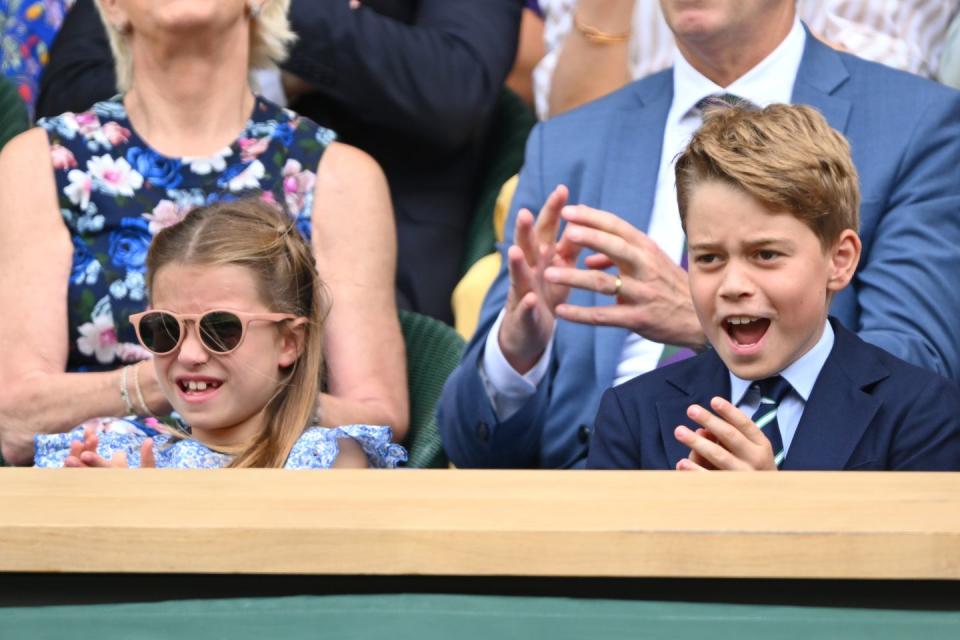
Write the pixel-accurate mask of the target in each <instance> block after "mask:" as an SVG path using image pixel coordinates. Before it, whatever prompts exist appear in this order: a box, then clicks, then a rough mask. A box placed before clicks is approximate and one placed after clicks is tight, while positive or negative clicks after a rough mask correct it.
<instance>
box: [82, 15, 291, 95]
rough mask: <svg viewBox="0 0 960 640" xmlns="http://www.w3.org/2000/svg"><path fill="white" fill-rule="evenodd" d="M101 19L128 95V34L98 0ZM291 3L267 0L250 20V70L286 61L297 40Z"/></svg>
mask: <svg viewBox="0 0 960 640" xmlns="http://www.w3.org/2000/svg"><path fill="white" fill-rule="evenodd" d="M96 5H97V10H98V11H99V12H100V19H101V20H102V21H103V24H104V26H105V27H106V30H107V38H108V39H109V41H110V50H111V51H112V52H113V61H114V67H115V70H116V74H117V90H118V91H119V92H120V93H126V92H127V91H129V90H130V87H131V86H132V85H133V57H132V55H131V53H130V33H129V30H126V31H121V30H120V29H118V28H117V25H113V24H110V21H109V20H107V19H106V16H105V15H104V13H103V8H102V7H101V6H100V0H96ZM289 9H290V0H264V2H263V8H262V9H261V10H260V13H259V14H258V15H257V16H256V17H251V18H250V60H249V62H248V68H249V69H250V70H251V71H252V70H253V69H272V68H275V67H276V66H277V65H278V64H280V63H281V62H283V61H284V60H286V59H287V49H288V48H289V47H290V45H291V44H293V42H294V41H295V40H296V39H297V36H296V35H295V34H294V33H293V31H292V30H291V29H290V21H289V20H288V19H287V12H288V10H289Z"/></svg>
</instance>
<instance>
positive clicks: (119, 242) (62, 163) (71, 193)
mask: <svg viewBox="0 0 960 640" xmlns="http://www.w3.org/2000/svg"><path fill="white" fill-rule="evenodd" d="M38 124H39V125H40V126H42V127H43V128H44V129H45V130H46V131H47V135H48V138H49V140H50V157H51V162H52V164H53V170H54V175H55V177H56V187H57V196H58V200H59V205H60V212H61V215H62V216H63V220H64V222H65V223H66V225H67V227H68V228H69V230H70V235H71V238H72V241H73V265H72V269H71V273H70V283H69V288H68V300H67V306H68V314H69V332H70V336H69V340H70V353H69V357H68V361H67V371H101V370H108V369H114V368H116V367H118V366H119V365H121V364H125V363H130V362H136V361H138V360H142V359H145V358H148V357H149V353H147V352H146V351H145V350H144V349H143V348H142V347H141V346H140V345H139V344H138V343H137V340H136V335H135V333H134V330H133V327H132V326H131V325H130V321H129V319H128V318H129V315H130V314H131V313H136V312H138V311H143V309H144V308H145V305H146V297H147V292H146V291H145V280H144V271H145V262H146V256H147V248H148V247H149V246H150V242H151V240H152V239H153V236H154V234H155V233H157V231H159V230H160V229H163V228H165V227H168V226H170V225H172V224H174V223H176V222H178V221H180V220H182V219H183V217H184V216H186V215H188V213H189V212H190V210H191V209H193V208H194V207H197V206H199V205H204V204H210V203H212V202H215V201H221V200H235V199H238V198H243V197H249V196H253V195H257V196H259V197H261V198H262V199H264V200H266V201H268V202H272V203H275V204H276V205H277V206H279V207H281V208H283V209H284V210H285V211H286V212H287V213H288V214H289V215H290V216H291V218H292V219H293V220H294V221H295V223H296V226H297V228H298V229H299V230H300V232H301V233H302V234H303V235H304V236H305V237H307V238H309V237H310V214H311V209H312V206H313V187H314V183H315V180H316V173H315V172H316V168H317V165H318V163H319V162H320V156H321V155H322V154H323V151H324V150H325V149H326V148H327V146H329V145H330V143H331V142H333V140H334V138H335V136H334V134H333V132H331V131H330V130H328V129H324V128H322V127H318V126H317V125H316V124H314V123H313V122H311V121H310V120H308V119H306V118H302V117H300V116H298V115H297V114H295V113H293V112H292V111H289V110H287V109H283V108H281V107H278V106H276V105H274V104H272V103H270V102H268V101H266V100H264V99H263V98H260V97H258V98H257V100H256V103H255V106H254V109H253V114H252V116H251V118H250V120H249V121H248V122H247V125H246V127H245V129H244V131H243V132H242V133H241V135H240V137H239V138H237V140H235V141H234V142H233V144H231V145H230V146H228V147H226V148H224V149H222V150H221V151H220V152H219V153H216V154H214V155H213V156H211V157H207V158H188V157H183V158H171V157H167V156H164V155H162V154H160V153H158V152H157V151H155V150H153V149H151V148H150V147H149V146H148V145H147V144H146V143H145V142H144V141H143V140H142V139H140V137H139V136H138V135H137V133H136V131H134V129H133V127H132V126H131V124H130V121H129V120H128V118H127V113H126V110H125V109H124V107H123V103H122V101H121V100H120V98H114V99H113V100H110V101H107V102H100V103H97V104H96V105H94V107H93V108H92V109H91V110H90V111H87V112H84V113H76V114H75V113H65V114H63V115H60V116H57V117H55V118H48V119H44V120H41V121H40V122H39V123H38Z"/></svg>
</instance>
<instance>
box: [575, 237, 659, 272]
mask: <svg viewBox="0 0 960 640" xmlns="http://www.w3.org/2000/svg"><path fill="white" fill-rule="evenodd" d="M564 235H565V236H566V237H567V238H569V240H570V242H573V243H575V244H577V245H580V246H581V247H585V248H587V249H591V250H592V251H595V252H597V253H602V254H603V255H605V256H607V257H608V258H609V259H610V260H611V262H613V263H614V264H616V265H617V266H619V267H620V268H621V270H624V271H631V272H632V268H630V269H628V268H626V267H627V266H629V267H633V266H636V267H637V268H640V267H642V265H639V264H637V265H634V264H633V263H635V262H637V261H638V258H637V256H638V253H639V252H638V251H637V249H636V247H635V246H634V245H632V244H630V243H629V242H628V241H627V240H625V239H624V238H623V237H622V236H619V235H616V234H614V233H609V232H607V231H598V230H597V229H592V228H590V227H584V226H581V225H569V226H568V227H567V228H566V230H565V231H564Z"/></svg>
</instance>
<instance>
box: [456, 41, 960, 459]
mask: <svg viewBox="0 0 960 640" xmlns="http://www.w3.org/2000/svg"><path fill="white" fill-rule="evenodd" d="M672 100H673V83H672V71H671V70H668V71H664V72H661V73H658V74H655V75H652V76H649V77H647V78H645V79H643V80H640V81H638V82H635V83H633V84H630V85H628V86H627V87H624V88H623V89H621V90H620V91H618V92H616V93H614V94H612V95H610V96H607V97H605V98H603V99H601V100H598V101H596V102H593V103H591V104H589V105H586V106H584V107H582V108H580V109H577V110H574V111H572V112H569V113H567V114H564V115H562V116H559V117H557V118H553V119H551V120H548V121H546V122H544V123H541V124H540V125H538V126H537V127H536V128H535V129H534V130H533V132H532V133H531V135H530V139H529V141H528V143H527V156H526V165H525V166H524V169H523V172H522V173H521V178H520V185H519V187H518V190H517V195H516V197H515V198H514V202H513V206H512V211H511V215H510V217H509V219H508V220H507V225H506V231H507V234H506V236H507V237H506V240H505V242H504V243H503V245H502V246H501V247H500V250H501V252H505V251H506V249H507V247H509V245H510V244H511V243H512V241H513V230H514V221H515V216H516V212H517V210H518V209H519V208H520V207H527V208H529V209H530V210H532V211H538V210H539V208H540V206H541V205H542V204H543V202H544V201H545V200H546V196H547V194H548V193H549V192H550V191H551V190H552V189H553V188H554V187H555V186H556V185H557V184H560V183H563V184H566V185H567V186H568V187H569V188H570V202H572V203H583V204H587V205H590V206H593V207H598V208H600V209H604V210H606V211H611V212H614V213H616V214H618V215H619V216H621V217H622V218H624V219H626V220H627V221H628V222H630V223H631V224H632V225H633V226H635V227H636V228H638V229H641V230H645V229H647V226H648V222H649V219H650V213H651V209H652V207H653V198H654V193H655V187H656V181H657V171H658V168H659V162H660V148H661V145H662V142H663V130H664V123H665V121H666V117H667V112H668V111H669V109H670V105H671V102H672ZM793 101H794V102H796V103H802V104H808V105H811V106H813V107H816V108H817V109H819V110H820V111H821V112H822V113H823V114H824V115H825V116H826V118H827V120H829V122H830V124H831V125H832V126H833V127H834V128H835V129H837V130H838V131H841V132H843V133H844V134H845V135H846V136H847V138H848V139H849V140H850V143H851V146H852V149H853V159H854V162H855V164H856V166H857V169H858V171H859V173H860V182H861V191H862V195H863V205H862V207H861V211H860V218H861V231H860V235H861V238H862V239H863V257H862V259H861V263H860V268H859V271H858V273H857V275H856V277H855V279H854V282H853V283H852V285H851V286H850V287H848V288H847V289H846V290H845V291H843V292H841V293H840V294H838V295H837V296H836V297H835V299H834V302H833V305H832V307H831V314H832V315H834V316H836V317H837V318H839V319H840V321H841V322H842V323H843V324H844V325H845V326H847V327H848V328H850V329H852V330H854V331H857V332H858V333H859V334H860V336H861V337H862V338H864V339H865V340H867V341H868V342H872V343H874V344H877V345H879V346H881V347H883V348H885V349H887V350H888V351H891V352H892V353H894V354H895V355H897V356H900V357H901V358H903V359H905V360H907V361H909V362H913V363H914V364H918V365H920V366H923V367H926V368H929V369H932V370H934V371H938V372H941V373H943V374H945V375H947V376H948V377H952V378H953V379H957V378H960V321H958V318H960V285H958V284H957V283H958V282H960V93H958V92H956V91H953V90H951V89H948V88H946V87H944V86H942V85H938V84H935V83H932V82H929V81H927V80H923V79H921V78H919V77H916V76H913V75H910V74H907V73H902V72H899V71H896V70H893V69H890V68H888V67H884V66H882V65H878V64H874V63H871V62H867V61H864V60H861V59H859V58H856V57H854V56H851V55H847V54H844V53H838V52H836V51H834V50H833V49H831V48H829V47H827V46H826V45H823V44H822V43H820V42H819V41H818V40H816V39H815V38H812V37H811V36H809V35H808V36H807V42H806V47H805V50H804V54H803V59H802V62H801V65H800V69H799V71H798V74H797V79H796V82H795V84H794V90H793ZM503 265H504V267H503V268H502V269H501V272H500V274H499V275H498V277H497V280H496V281H495V282H494V284H493V286H492V287H491V289H490V291H489V293H488V294H487V298H486V300H485V301H484V305H483V309H482V311H481V316H480V323H479V325H478V329H477V333H476V335H475V336H474V338H473V340H472V342H471V343H470V345H469V346H468V348H467V351H466V352H465V354H464V359H463V362H462V364H461V365H460V367H459V368H458V369H457V370H456V371H455V372H454V374H453V375H452V376H451V378H450V379H449V380H448V382H447V385H446V387H445V389H444V392H443V396H442V398H441V404H440V410H439V420H440V429H441V434H442V436H443V441H444V446H445V447H446V450H447V453H448V454H449V456H450V459H451V460H452V461H453V462H454V463H455V464H457V465H458V466H462V467H548V468H564V467H576V466H583V464H584V462H585V459H586V455H587V449H588V445H589V439H590V429H591V425H592V424H593V418H594V416H595V415H596V410H597V406H598V404H599V402H600V396H601V394H602V393H603V391H604V390H605V389H606V388H607V387H609V386H610V385H611V383H612V381H613V377H614V371H615V369H616V366H617V363H618V360H619V358H620V354H621V352H622V348H623V342H624V339H625V338H626V336H627V331H626V330H624V329H618V328H612V327H599V328H595V327H592V326H583V325H577V324H574V323H570V322H563V321H561V322H559V323H558V324H557V331H556V337H555V342H554V350H553V358H552V362H551V363H550V369H549V373H548V374H547V378H546V379H545V380H544V383H543V384H541V385H540V387H539V388H538V391H537V394H536V395H535V396H534V397H533V398H531V399H530V400H529V401H528V402H527V403H526V405H525V406H524V407H523V408H521V409H520V410H519V411H518V412H517V413H516V414H515V415H513V416H511V417H509V418H508V419H507V420H504V421H502V422H500V421H498V419H497V417H496V416H495V414H494V411H493V408H492V406H491V404H490V402H489V400H488V399H487V395H486V393H485V392H484V389H483V384H482V382H481V380H480V377H479V375H478V362H479V359H480V357H481V355H482V352H483V345H484V341H485V340H486V334H487V332H488V331H489V329H490V327H491V325H492V324H493V322H494V321H495V319H496V317H497V314H498V313H499V312H500V310H501V309H502V308H503V306H504V303H505V301H506V297H507V289H508V286H509V278H508V275H507V272H506V266H505V265H506V260H503ZM570 302H571V303H572V304H577V305H585V306H589V305H608V304H612V303H613V300H612V298H611V297H609V296H604V295H599V294H594V293H591V292H586V291H577V290H575V291H573V292H572V293H571V297H570Z"/></svg>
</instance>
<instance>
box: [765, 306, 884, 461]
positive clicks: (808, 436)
mask: <svg viewBox="0 0 960 640" xmlns="http://www.w3.org/2000/svg"><path fill="white" fill-rule="evenodd" d="M831 323H832V325H833V329H834V331H835V333H836V342H835V343H834V346H833V350H832V351H831V353H830V356H829V357H828V358H827V361H826V362H825V363H824V365H823V369H822V370H821V372H820V376H819V377H818V378H817V382H816V384H815V385H814V386H813V391H812V392H811V393H810V399H809V400H808V401H807V404H806V406H805V407H804V409H803V416H802V417H801V418H800V424H799V425H798V426H797V432H796V435H795V436H794V438H793V443H792V444H791V445H790V450H789V452H788V453H787V457H786V459H785V460H784V461H783V465H782V467H781V468H782V469H783V470H784V471H788V470H792V469H819V470H841V469H844V468H845V467H846V466H847V462H848V461H849V460H850V456H851V455H852V454H853V452H854V449H856V447H857V444H859V442H860V440H861V439H862V438H863V434H864V432H865V431H866V430H867V428H868V427H869V426H870V423H871V422H873V418H874V416H875V415H876V413H877V410H878V409H879V408H880V404H881V402H880V400H878V399H877V398H875V397H873V396H872V395H870V394H869V393H867V392H865V391H864V390H863V389H864V388H865V387H867V386H869V385H871V384H873V383H874V382H877V381H878V380H882V379H883V378H885V377H887V376H888V375H889V373H888V372H887V370H886V368H885V367H884V366H883V364H882V363H881V362H880V361H879V360H878V359H877V358H876V357H875V356H874V355H873V353H871V352H870V351H868V350H866V349H864V348H863V346H862V343H861V342H860V339H859V338H857V337H856V336H854V335H853V334H852V333H850V332H849V331H847V330H846V329H844V328H843V327H842V326H841V325H840V323H839V322H834V321H832V320H831ZM838 407H842V410H838Z"/></svg>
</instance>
